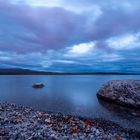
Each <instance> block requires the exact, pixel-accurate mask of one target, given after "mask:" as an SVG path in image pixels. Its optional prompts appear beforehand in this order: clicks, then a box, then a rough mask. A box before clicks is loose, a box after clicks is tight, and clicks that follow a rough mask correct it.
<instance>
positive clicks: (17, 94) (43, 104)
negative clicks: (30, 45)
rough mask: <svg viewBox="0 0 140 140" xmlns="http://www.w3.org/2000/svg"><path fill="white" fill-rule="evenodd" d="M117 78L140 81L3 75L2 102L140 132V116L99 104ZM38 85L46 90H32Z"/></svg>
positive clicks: (111, 77) (137, 77) (0, 83)
mask: <svg viewBox="0 0 140 140" xmlns="http://www.w3.org/2000/svg"><path fill="white" fill-rule="evenodd" d="M117 79H135V80H140V75H78V76H76V75H74V76H72V75H69V76H52V75H51V76H44V75H43V76H42V75H41V76H29V75H28V76H25V75H22V76H19V75H11V76H6V75H4V76H0V91H1V92H0V100H1V101H7V102H13V103H17V104H21V105H25V106H31V107H33V108H35V109H41V110H45V111H51V112H61V113H64V114H73V115H78V116H82V117H88V118H97V117H100V118H104V119H107V120H111V121H113V122H116V123H118V124H120V125H121V126H123V127H127V128H133V129H137V130H140V117H136V116H133V115H131V113H129V111H127V110H126V109H123V108H119V107H116V106H114V105H113V104H112V103H111V104H108V103H106V102H102V101H99V100H98V99H97V97H96V93H97V91H98V90H99V89H100V87H101V86H102V85H103V84H104V83H106V82H107V81H109V80H117ZM37 82H41V83H44V84H45V87H44V88H42V89H34V88H32V85H33V84H34V83H37ZM116 108H117V109H116ZM132 111H134V112H135V110H132ZM138 113H139V112H138Z"/></svg>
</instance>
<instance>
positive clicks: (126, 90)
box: [97, 80, 140, 109]
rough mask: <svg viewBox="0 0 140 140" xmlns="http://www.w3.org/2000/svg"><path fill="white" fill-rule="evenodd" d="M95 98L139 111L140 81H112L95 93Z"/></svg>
mask: <svg viewBox="0 0 140 140" xmlns="http://www.w3.org/2000/svg"><path fill="white" fill-rule="evenodd" d="M97 97H98V98H101V99H104V100H107V101H113V102H115V103H117V104H120V105H124V106H128V107H135V108H138V109H140V80H113V81H109V82H107V83H106V84H105V85H103V87H102V88H101V89H100V90H99V91H98V92H97Z"/></svg>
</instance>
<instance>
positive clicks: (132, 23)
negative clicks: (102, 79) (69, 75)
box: [0, 0, 140, 69]
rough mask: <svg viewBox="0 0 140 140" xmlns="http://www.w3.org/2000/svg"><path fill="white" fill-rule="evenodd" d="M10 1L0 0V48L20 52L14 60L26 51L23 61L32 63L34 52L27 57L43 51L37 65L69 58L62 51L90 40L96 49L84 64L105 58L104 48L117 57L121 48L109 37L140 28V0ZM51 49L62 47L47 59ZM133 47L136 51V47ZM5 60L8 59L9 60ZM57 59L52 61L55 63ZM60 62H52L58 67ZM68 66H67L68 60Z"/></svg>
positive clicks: (123, 53) (132, 31)
mask: <svg viewBox="0 0 140 140" xmlns="http://www.w3.org/2000/svg"><path fill="white" fill-rule="evenodd" d="M11 1H12V0H7V1H4V0H0V27H1V28H0V51H3V52H4V51H5V52H9V53H10V52H11V53H16V54H17V56H15V57H13V58H15V59H14V60H13V61H16V59H17V58H19V57H18V55H19V56H20V55H22V54H26V56H24V57H26V59H25V58H24V59H23V58H21V60H23V64H22V65H30V64H29V63H31V64H32V63H33V62H32V61H29V60H31V59H35V54H34V56H33V58H32V57H31V58H29V57H27V56H30V54H31V53H32V52H34V53H38V52H40V53H41V55H42V56H41V57H40V58H36V59H35V60H37V59H39V60H38V61H37V64H36V66H37V65H39V66H40V63H41V62H42V61H44V62H45V61H51V60H50V59H53V60H59V59H62V60H66V59H67V58H65V57H63V55H64V53H67V52H66V51H65V49H67V47H68V48H70V47H72V46H73V45H77V44H81V43H88V42H95V46H96V47H95V49H94V51H97V52H94V51H93V55H90V56H87V57H86V55H84V57H86V59H85V58H84V59H85V61H84V63H85V64H86V63H87V62H88V61H89V60H92V61H89V63H90V64H92V63H93V60H94V61H96V60H99V61H103V59H105V58H102V56H101V54H102V52H105V53H107V54H108V53H111V54H114V57H112V58H111V59H112V61H113V59H118V58H115V56H116V55H115V54H117V53H118V51H117V49H115V48H114V47H113V48H114V49H112V48H111V47H110V46H109V45H108V42H107V41H108V40H109V39H111V38H113V37H115V38H117V37H121V36H123V35H126V34H132V35H133V34H137V33H139V32H140V20H139V11H140V2H139V1H138V0H135V1H131V0H123V1H121V2H120V1H118V0H106V1H104V0H100V1H99V0H71V1H66V0H60V1H61V4H60V5H59V6H57V7H56V6H54V7H45V6H43V7H41V6H39V7H32V6H29V5H25V4H23V3H22V4H11ZM116 47H117V45H116ZM132 49H133V47H132ZM49 50H54V51H56V52H57V51H58V52H61V50H63V51H62V52H61V53H60V55H59V56H57V57H56V56H55V55H54V54H51V55H52V56H51V58H47V59H45V60H44V56H46V57H47V53H46V52H47V51H49ZM133 50H134V52H135V51H136V49H135V48H134V49H133ZM98 51H100V53H99V52H98ZM121 51H122V53H121V52H119V54H120V55H121V56H122V57H123V58H125V57H126V56H127V57H128V56H130V57H135V56H137V54H138V53H137V52H136V55H135V56H134V55H133V56H132V55H130V54H129V53H128V52H127V53H125V52H126V50H125V47H124V48H123V49H122V50H121ZM91 53H92V52H91ZM94 53H97V55H94ZM99 54H100V55H99ZM81 57H82V56H81ZM81 57H79V58H78V57H77V58H76V57H75V58H71V59H70V60H72V61H74V62H75V63H76V62H77V61H78V62H79V61H80V62H81V60H82V58H81ZM96 57H97V58H96ZM88 58H89V59H88ZM74 59H77V61H76V60H74ZM78 59H79V60H78ZM131 60H132V61H133V60H135V59H131ZM0 61H1V60H0ZM135 61H136V60H135ZM4 62H5V63H6V62H7V60H4ZM56 62H57V61H52V63H56ZM62 62H64V61H62ZM65 62H66V61H65ZM8 64H10V60H8ZM16 64H17V65H20V64H18V63H16ZM59 64H60V63H57V65H53V64H52V65H53V67H54V68H55V66H58V65H59ZM46 65H47V64H46ZM62 65H64V63H63V64H62ZM62 65H61V66H62ZM69 65H70V64H69ZM71 65H73V64H71ZM75 65H76V64H75ZM79 65H81V69H82V68H83V67H84V66H82V64H79ZM111 66H112V65H111ZM65 67H67V65H66V64H65Z"/></svg>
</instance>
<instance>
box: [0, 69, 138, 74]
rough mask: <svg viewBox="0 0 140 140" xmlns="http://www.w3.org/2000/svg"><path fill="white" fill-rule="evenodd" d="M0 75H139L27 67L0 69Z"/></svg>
mask: <svg viewBox="0 0 140 140" xmlns="http://www.w3.org/2000/svg"><path fill="white" fill-rule="evenodd" d="M0 75H139V74H138V73H119V72H45V71H32V70H29V69H20V68H11V69H10V68H9V69H0Z"/></svg>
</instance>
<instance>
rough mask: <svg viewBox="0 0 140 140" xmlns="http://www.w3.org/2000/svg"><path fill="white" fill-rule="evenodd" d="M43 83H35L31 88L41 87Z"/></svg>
mask: <svg viewBox="0 0 140 140" xmlns="http://www.w3.org/2000/svg"><path fill="white" fill-rule="evenodd" d="M44 86H45V85H44V84H43V83H35V84H33V85H32V87H33V88H43V87H44Z"/></svg>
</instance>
